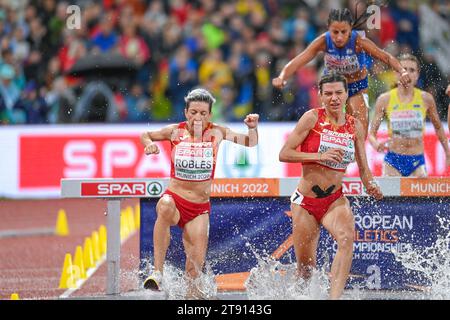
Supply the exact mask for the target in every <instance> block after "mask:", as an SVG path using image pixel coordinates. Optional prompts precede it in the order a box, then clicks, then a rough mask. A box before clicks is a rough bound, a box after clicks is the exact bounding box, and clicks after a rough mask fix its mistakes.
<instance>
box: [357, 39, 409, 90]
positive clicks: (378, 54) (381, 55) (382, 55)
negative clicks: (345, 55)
mask: <svg viewBox="0 0 450 320" xmlns="http://www.w3.org/2000/svg"><path fill="white" fill-rule="evenodd" d="M356 46H357V47H359V48H361V49H362V50H364V51H365V52H367V53H368V54H370V55H371V56H372V57H374V58H376V59H378V60H380V61H382V62H384V63H385V64H387V65H389V66H390V67H391V68H393V69H394V70H395V71H397V72H398V73H400V82H401V83H402V84H403V85H404V86H408V84H409V83H410V82H411V78H410V77H409V75H408V72H407V71H406V70H405V68H403V66H402V65H401V63H400V61H398V60H397V59H396V58H395V57H394V56H393V55H392V54H390V53H389V52H386V51H384V50H382V49H380V48H379V47H378V46H377V45H376V44H375V43H374V42H373V41H372V40H370V39H368V38H361V37H360V36H358V37H357V38H356Z"/></svg>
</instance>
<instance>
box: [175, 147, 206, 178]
mask: <svg viewBox="0 0 450 320" xmlns="http://www.w3.org/2000/svg"><path fill="white" fill-rule="evenodd" d="M213 168H214V149H213V142H199V143H194V142H185V141H183V142H180V143H179V144H178V145H176V147H175V153H174V171H175V178H178V179H182V180H191V181H205V180H209V179H211V178H212V174H213Z"/></svg>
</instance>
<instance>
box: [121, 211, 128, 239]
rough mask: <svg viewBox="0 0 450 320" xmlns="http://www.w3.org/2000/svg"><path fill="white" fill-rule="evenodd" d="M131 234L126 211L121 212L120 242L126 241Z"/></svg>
mask: <svg viewBox="0 0 450 320" xmlns="http://www.w3.org/2000/svg"><path fill="white" fill-rule="evenodd" d="M129 234H130V228H129V226H128V219H127V218H126V213H125V211H124V210H122V211H121V212H120V240H124V239H125V238H126V237H128V235H129Z"/></svg>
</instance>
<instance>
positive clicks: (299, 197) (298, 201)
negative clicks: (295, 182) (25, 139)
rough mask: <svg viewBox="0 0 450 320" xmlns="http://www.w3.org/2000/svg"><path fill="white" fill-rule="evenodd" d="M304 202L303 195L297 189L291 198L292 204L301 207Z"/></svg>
mask: <svg viewBox="0 0 450 320" xmlns="http://www.w3.org/2000/svg"><path fill="white" fill-rule="evenodd" d="M302 200H303V195H302V194H301V193H300V192H299V191H298V190H297V189H295V191H294V193H293V194H292V196H291V203H294V204H298V205H300V204H301V203H302Z"/></svg>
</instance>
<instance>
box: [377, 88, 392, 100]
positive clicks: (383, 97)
mask: <svg viewBox="0 0 450 320" xmlns="http://www.w3.org/2000/svg"><path fill="white" fill-rule="evenodd" d="M395 90H396V89H391V90H388V91H386V92H383V93H382V94H380V95H379V96H378V98H377V103H388V102H389V99H390V98H391V96H392V95H393V94H394V93H395Z"/></svg>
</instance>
